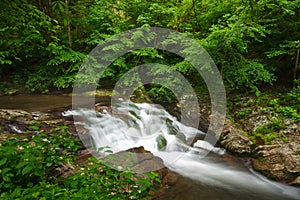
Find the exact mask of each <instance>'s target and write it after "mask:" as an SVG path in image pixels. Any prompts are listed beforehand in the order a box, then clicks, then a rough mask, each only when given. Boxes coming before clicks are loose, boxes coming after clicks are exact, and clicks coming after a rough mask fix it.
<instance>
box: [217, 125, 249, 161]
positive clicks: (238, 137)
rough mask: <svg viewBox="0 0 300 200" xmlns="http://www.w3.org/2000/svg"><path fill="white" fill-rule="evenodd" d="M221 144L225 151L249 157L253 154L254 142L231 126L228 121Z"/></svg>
mask: <svg viewBox="0 0 300 200" xmlns="http://www.w3.org/2000/svg"><path fill="white" fill-rule="evenodd" d="M220 144H221V146H222V147H224V148H225V149H227V150H229V151H231V152H234V153H237V154H239V155H249V154H250V153H251V152H252V146H253V142H252V141H251V140H250V139H249V138H248V137H247V136H246V134H245V133H244V132H243V131H241V130H239V129H237V128H235V127H234V126H233V125H231V123H230V121H229V120H227V121H226V124H225V126H224V128H223V130H222V134H221V138H220Z"/></svg>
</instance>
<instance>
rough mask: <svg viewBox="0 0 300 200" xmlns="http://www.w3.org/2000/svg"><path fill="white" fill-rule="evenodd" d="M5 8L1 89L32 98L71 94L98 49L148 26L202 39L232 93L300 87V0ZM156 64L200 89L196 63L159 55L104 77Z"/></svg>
mask: <svg viewBox="0 0 300 200" xmlns="http://www.w3.org/2000/svg"><path fill="white" fill-rule="evenodd" d="M0 6H1V13H0V18H1V21H0V46H1V49H0V62H1V68H0V76H1V88H2V89H3V88H5V87H7V85H8V84H11V83H14V84H16V85H22V86H25V88H27V90H28V91H30V92H42V93H47V92H49V91H51V89H63V88H71V87H72V84H73V82H74V80H75V76H76V73H77V71H78V69H79V68H80V65H81V63H82V62H83V60H84V59H85V57H86V55H87V54H88V53H89V52H90V51H91V50H92V49H93V48H95V47H96V46H97V45H98V44H101V43H103V41H104V40H105V39H107V38H110V37H111V36H112V35H114V34H117V33H120V32H122V31H125V30H129V29H133V28H137V27H142V26H146V27H147V26H156V27H163V28H169V29H172V30H176V31H178V32H182V33H185V34H186V35H187V36H189V37H191V38H193V39H195V40H197V41H198V42H199V43H200V44H201V45H202V46H203V47H204V48H205V49H206V50H207V51H208V52H209V54H210V55H211V56H212V58H213V59H214V61H215V63H216V65H217V67H218V68H219V70H220V72H221V74H222V76H223V78H224V81H225V83H226V86H227V87H229V88H232V89H240V90H241V89H247V90H248V91H252V92H255V93H256V94H259V92H260V90H261V88H262V87H265V86H268V85H272V84H280V85H284V86H286V87H292V86H297V81H296V80H297V79H299V75H300V73H299V49H300V20H299V19H300V1H299V0H226V1H223V0H222V1H221V0H168V1H165V0H148V1H141V0H131V1H124V0H118V1H114V0H105V1H103V0H27V1H24V0H14V1H10V0H2V1H1V2H0ZM133 60H137V61H138V62H139V63H137V62H133ZM151 61H155V62H161V63H169V64H170V65H171V67H173V68H175V69H177V70H178V71H180V72H181V73H182V74H184V75H185V76H186V77H187V78H188V79H189V80H190V81H191V83H192V84H194V85H197V84H199V83H198V82H199V81H198V80H199V78H198V77H197V76H196V74H197V73H196V72H195V70H194V69H193V68H192V67H191V66H190V65H188V64H187V63H185V62H184V61H183V60H181V59H180V58H177V57H176V56H174V55H172V54H166V53H164V52H160V51H157V50H153V49H152V50H151V49H150V50H149V49H148V50H145V49H141V50H137V51H135V52H133V53H131V54H128V55H124V56H123V58H120V59H118V61H117V62H114V63H113V64H112V65H113V66H111V68H110V69H109V70H108V71H107V73H105V77H104V78H107V79H108V80H113V81H117V80H118V79H119V78H120V77H121V76H122V74H124V73H125V72H126V71H128V70H129V69H130V68H132V67H134V66H136V65H137V64H141V63H146V62H151ZM298 83H299V81H298Z"/></svg>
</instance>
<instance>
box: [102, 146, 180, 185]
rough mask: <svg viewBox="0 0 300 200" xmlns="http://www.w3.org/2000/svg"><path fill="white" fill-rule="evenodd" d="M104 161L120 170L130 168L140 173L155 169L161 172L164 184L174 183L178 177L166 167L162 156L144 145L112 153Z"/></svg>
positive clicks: (160, 175)
mask: <svg viewBox="0 0 300 200" xmlns="http://www.w3.org/2000/svg"><path fill="white" fill-rule="evenodd" d="M106 158H107V159H106ZM104 162H105V163H106V164H108V165H110V166H114V167H116V168H117V169H119V170H125V171H127V170H129V171H133V172H135V173H138V174H143V173H145V172H149V171H155V172H157V173H158V174H159V177H160V179H161V180H162V185H163V186H171V185H174V184H175V183H176V181H177V178H178V174H176V173H175V172H172V171H171V170H169V169H168V168H166V167H165V165H164V162H163V160H162V159H161V158H159V157H157V156H154V155H153V154H152V153H151V152H150V151H147V150H145V149H144V147H137V148H131V149H128V150H127V151H121V152H118V153H116V154H112V155H110V156H107V157H105V158H104Z"/></svg>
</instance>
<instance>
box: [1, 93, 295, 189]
mask: <svg viewBox="0 0 300 200" xmlns="http://www.w3.org/2000/svg"><path fill="white" fill-rule="evenodd" d="M99 94H102V97H104V96H109V95H107V94H106V95H103V93H99ZM278 95H279V94H278ZM278 95H276V94H275V95H274V94H273V96H266V95H262V96H260V97H255V96H250V97H249V96H247V97H245V98H244V97H242V96H239V97H238V98H234V97H232V96H231V97H230V98H231V99H230V101H229V111H230V114H229V115H228V119H227V121H226V125H225V127H224V130H223V134H222V136H221V139H220V144H219V145H220V146H222V147H224V148H226V149H227V150H228V151H229V152H231V153H232V154H234V155H237V156H239V157H240V158H241V159H243V160H244V161H250V162H251V164H252V166H253V167H254V169H256V170H257V171H260V172H261V173H262V174H264V175H266V176H267V177H269V178H271V179H274V180H277V181H280V182H284V183H287V184H291V185H294V186H299V182H298V181H299V180H298V179H299V166H300V165H299V163H298V162H299V153H298V152H299V123H298V122H297V115H295V114H293V113H295V111H293V109H294V107H291V108H288V107H289V106H288V105H283V106H282V105H281V103H282V100H280V99H278ZM33 96H34V95H33ZM54 96H55V95H54ZM54 96H52V97H54ZM66 96H67V97H68V98H69V99H71V98H70V95H66ZM6 97H7V96H6ZM11 97H13V98H16V99H17V98H18V96H10V98H11ZM100 97H101V95H99V98H100ZM25 99H26V98H24V100H25ZM36 99H38V98H36ZM58 101H59V99H58ZM52 102H53V101H52ZM21 105H23V104H21ZM201 106H202V108H203V109H202V112H203V113H204V112H205V114H203V115H201V116H202V117H203V118H206V122H205V121H204V120H201V123H202V125H203V128H205V126H207V122H208V118H209V106H207V105H204V104H202V105H201ZM55 107H56V106H55V105H54V107H52V108H50V109H49V108H47V109H46V110H48V111H49V110H51V109H52V110H56V112H52V114H53V115H52V116H51V117H50V118H52V119H51V120H52V122H54V123H61V120H60V117H58V116H59V115H60V114H61V112H62V111H63V110H61V109H58V108H57V107H56V108H55ZM280 107H283V108H284V110H288V109H290V111H288V112H289V113H290V114H286V113H285V112H283V111H282V110H280V109H279V110H278V108H280ZM30 109H34V108H30ZM286 112H287V111H286ZM29 113H30V114H31V117H33V118H35V119H36V120H38V121H42V122H43V123H52V122H51V120H50V121H49V114H47V112H33V113H31V112H29ZM296 113H297V112H296ZM6 116H10V118H7V120H8V121H13V122H14V123H15V124H14V123H12V124H11V125H16V126H17V127H22V126H23V130H21V131H25V132H26V131H28V130H31V129H32V128H33V127H31V128H29V129H28V124H27V125H26V123H27V122H26V120H25V121H24V124H25V125H22V123H19V122H18V121H20V120H19V119H22V118H26V116H27V117H28V116H29V115H28V114H26V113H25V114H24V113H22V112H21V113H18V112H17V113H10V114H6ZM54 116H56V119H55V120H54V118H53V117H54ZM274 116H275V117H274ZM2 118H3V117H2ZM47 118H48V122H47ZM261 119H262V120H261ZM53 120H54V121H53ZM16 121H17V122H18V123H16ZM274 121H275V122H276V123H275V122H274ZM286 122H288V123H287V124H285V123H286ZM3 124H4V126H3ZM1 126H2V128H3V127H6V133H7V134H9V132H10V131H13V129H12V127H13V126H9V123H2V124H1ZM26 126H27V128H24V127H26ZM30 126H31V125H30ZM254 127H256V129H254ZM261 127H262V128H261ZM9 128H10V130H8V129H9ZM265 128H266V129H265ZM261 129H263V130H264V132H261ZM269 129H270V130H271V131H270V130H269ZM49 130H50V129H49V128H48V129H45V131H49ZM257 130H258V131H257ZM31 131H32V130H31ZM73 131H74V128H73ZM74 133H75V131H74ZM1 135H2V136H3V135H5V133H4V134H1ZM254 136H255V137H254ZM179 180H180V179H179ZM177 187H178V186H177Z"/></svg>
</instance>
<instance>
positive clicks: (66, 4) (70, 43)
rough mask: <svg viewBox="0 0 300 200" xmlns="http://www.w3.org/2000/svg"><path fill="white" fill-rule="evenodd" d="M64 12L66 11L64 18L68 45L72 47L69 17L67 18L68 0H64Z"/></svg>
mask: <svg viewBox="0 0 300 200" xmlns="http://www.w3.org/2000/svg"><path fill="white" fill-rule="evenodd" d="M65 6H66V7H65V12H66V20H67V33H68V41H69V47H70V48H72V39H71V26H70V18H69V6H68V0H65Z"/></svg>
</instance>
